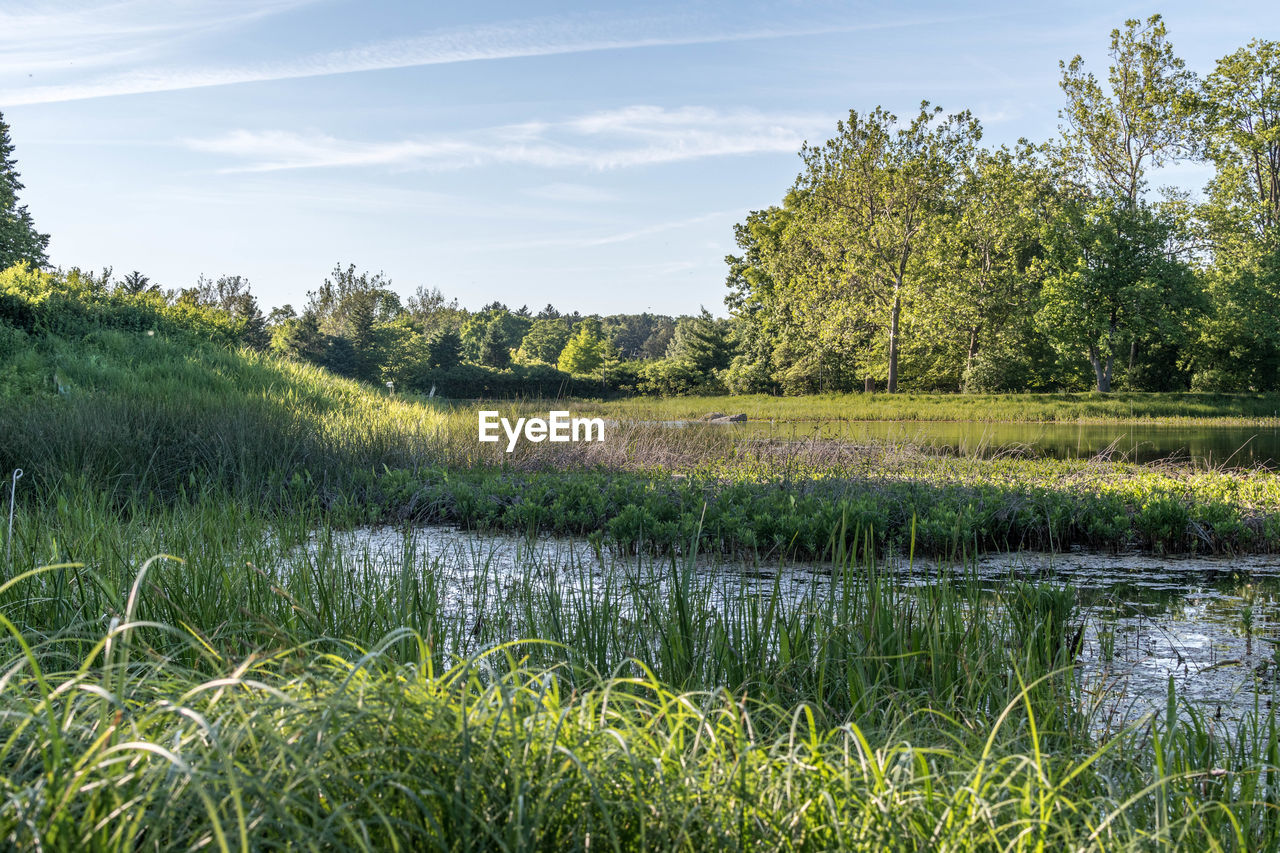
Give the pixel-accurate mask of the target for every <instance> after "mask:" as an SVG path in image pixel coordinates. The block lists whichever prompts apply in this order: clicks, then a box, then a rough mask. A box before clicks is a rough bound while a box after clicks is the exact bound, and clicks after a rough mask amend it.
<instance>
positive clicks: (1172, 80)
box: [1060, 15, 1195, 205]
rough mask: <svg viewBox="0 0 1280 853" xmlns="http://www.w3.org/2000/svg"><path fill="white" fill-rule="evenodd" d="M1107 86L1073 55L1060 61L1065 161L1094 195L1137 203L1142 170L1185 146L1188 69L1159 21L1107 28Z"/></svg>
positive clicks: (1143, 183) (1181, 151)
mask: <svg viewBox="0 0 1280 853" xmlns="http://www.w3.org/2000/svg"><path fill="white" fill-rule="evenodd" d="M1108 55H1109V56H1110V57H1111V66H1110V68H1109V71H1108V74H1107V85H1106V87H1104V86H1103V84H1102V83H1101V82H1099V81H1098V79H1097V78H1096V77H1095V76H1094V75H1093V74H1092V73H1091V72H1088V71H1085V68H1084V59H1083V58H1081V57H1080V56H1076V57H1075V58H1073V59H1072V60H1071V61H1070V62H1063V63H1060V65H1061V68H1062V81H1061V86H1062V91H1063V92H1064V93H1065V94H1066V96H1067V103H1066V106H1065V107H1064V108H1063V110H1062V112H1061V116H1062V118H1063V119H1064V120H1065V122H1066V123H1065V124H1064V125H1063V127H1062V131H1063V142H1064V145H1063V149H1062V153H1063V155H1064V159H1065V161H1066V162H1067V163H1068V164H1069V165H1070V166H1072V167H1073V168H1074V170H1075V171H1076V172H1077V174H1078V176H1079V180H1080V181H1081V182H1082V183H1086V184H1090V185H1093V186H1094V187H1096V191H1097V192H1098V193H1099V194H1100V195H1107V196H1112V197H1116V198H1120V199H1123V200H1124V201H1125V202H1126V203H1128V204H1130V205H1135V204H1137V203H1138V201H1139V199H1140V198H1141V196H1142V191H1143V189H1144V188H1145V187H1146V176H1147V171H1148V170H1149V169H1152V168H1159V167H1161V166H1164V165H1166V164H1168V163H1170V162H1172V161H1174V160H1176V159H1177V158H1179V157H1180V156H1183V155H1186V154H1187V153H1189V151H1190V147H1191V137H1190V126H1189V124H1188V122H1187V121H1186V118H1185V114H1184V110H1183V109H1182V104H1183V103H1184V101H1185V99H1186V98H1187V96H1188V94H1189V93H1190V92H1191V91H1192V87H1193V86H1194V83H1195V78H1194V75H1192V74H1191V73H1190V72H1189V71H1187V70H1186V65H1185V63H1184V62H1183V61H1182V60H1181V59H1179V58H1178V56H1177V55H1176V54H1175V53H1174V51H1173V45H1172V44H1171V43H1170V42H1169V39H1168V33H1167V31H1166V29H1165V25H1164V21H1163V20H1161V18H1160V16H1159V15H1152V16H1151V17H1150V18H1148V19H1147V20H1146V21H1145V22H1144V21H1140V20H1136V19H1130V20H1127V21H1125V23H1124V29H1123V30H1121V29H1115V30H1112V31H1111V46H1110V49H1109V51H1108Z"/></svg>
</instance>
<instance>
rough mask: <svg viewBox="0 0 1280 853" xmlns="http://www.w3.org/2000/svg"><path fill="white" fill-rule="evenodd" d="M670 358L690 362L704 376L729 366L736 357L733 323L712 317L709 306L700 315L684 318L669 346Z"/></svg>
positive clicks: (668, 353)
mask: <svg viewBox="0 0 1280 853" xmlns="http://www.w3.org/2000/svg"><path fill="white" fill-rule="evenodd" d="M667 358H668V359H670V360H671V361H679V362H684V363H686V364H688V365H689V366H690V367H692V368H693V371H694V372H695V373H697V374H698V375H699V376H702V377H704V378H710V377H711V376H712V375H713V374H714V373H715V372H716V371H721V370H726V369H727V368H728V367H729V362H730V361H731V360H732V359H733V346H732V344H731V343H730V341H729V324H728V323H727V322H725V321H724V320H717V319H716V318H715V317H712V316H711V312H710V311H708V310H707V309H706V308H703V309H702V311H701V312H700V313H699V314H698V316H696V317H682V318H680V321H679V322H678V323H676V331H675V335H674V336H672V338H671V344H670V345H669V346H668V347H667Z"/></svg>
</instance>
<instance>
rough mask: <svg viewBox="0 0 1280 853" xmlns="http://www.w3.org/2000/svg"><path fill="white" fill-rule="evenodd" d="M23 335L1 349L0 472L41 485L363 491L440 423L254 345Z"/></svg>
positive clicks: (242, 492)
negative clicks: (71, 482)
mask: <svg viewBox="0 0 1280 853" xmlns="http://www.w3.org/2000/svg"><path fill="white" fill-rule="evenodd" d="M26 343H27V345H26V346H24V347H22V348H20V349H17V350H15V351H12V352H10V353H8V354H7V356H6V355H5V354H4V353H3V352H0V377H3V379H2V380H0V406H4V407H5V409H6V413H7V416H6V417H5V418H3V419H0V470H4V471H9V470H11V469H12V468H18V467H20V468H23V469H24V470H25V471H26V472H27V474H28V475H30V476H31V477H32V478H33V479H32V480H29V481H28V484H31V483H33V482H39V483H42V484H43V486H44V487H45V488H48V487H49V486H50V485H51V484H53V483H55V482H57V481H58V480H60V479H61V478H64V477H68V476H69V477H73V478H82V479H84V480H85V481H86V482H87V483H89V484H90V485H92V486H94V487H98V488H106V489H108V490H109V491H111V492H113V493H115V494H117V495H119V496H120V497H121V498H122V499H129V498H133V497H137V496H143V495H145V496H150V497H153V498H156V497H158V498H160V499H168V498H171V497H173V496H174V495H176V494H178V492H179V491H185V492H187V493H194V492H197V491H215V492H219V493H226V494H230V495H234V496H237V497H241V498H245V499H254V500H261V501H265V502H268V503H269V502H272V501H276V500H281V499H283V498H284V497H287V496H289V495H290V494H292V492H295V491H303V490H306V491H309V492H310V494H311V495H312V496H314V497H315V498H316V499H317V500H320V501H322V502H327V501H330V500H332V499H334V498H335V497H338V496H346V497H347V498H358V497H359V496H360V493H361V490H363V489H365V488H367V487H368V484H369V482H370V477H371V475H372V473H373V472H374V471H378V470H383V466H391V467H397V468H407V469H412V468H414V467H415V466H416V465H418V464H419V461H420V460H422V459H426V458H431V455H432V454H431V444H432V441H433V438H434V436H435V435H436V430H437V428H438V427H439V425H440V423H441V416H440V415H439V414H438V413H436V412H434V411H433V410H432V409H430V408H428V407H426V406H422V405H419V404H415V403H410V402H405V401H400V400H389V399H387V397H386V396H385V394H382V395H380V394H378V393H376V392H374V391H371V390H369V389H368V388H366V387H364V386H361V385H360V384H359V383H355V382H351V381H348V380H344V379H340V378H337V377H335V376H333V375H331V374H329V373H327V372H326V371H324V370H321V369H318V368H314V367H309V366H304V365H300V364H296V363H293V362H289V361H286V360H282V359H278V358H274V357H270V356H265V355H260V354H256V353H253V352H249V351H232V350H227V349H223V348H220V347H216V346H213V345H209V344H204V345H192V344H190V343H187V342H185V341H180V340H168V339H165V338H162V337H153V336H148V335H144V334H139V333H128V332H117V331H98V332H94V333H91V334H90V335H88V336H87V337H85V338H84V339H82V340H76V341H70V340H66V339H63V338H59V337H56V336H45V337H41V338H37V339H30V340H28V341H27V342H26ZM353 490H354V492H353Z"/></svg>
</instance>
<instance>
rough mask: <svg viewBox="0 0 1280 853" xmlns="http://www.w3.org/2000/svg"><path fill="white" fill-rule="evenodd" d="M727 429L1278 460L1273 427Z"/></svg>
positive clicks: (947, 447) (867, 424) (927, 424)
mask: <svg viewBox="0 0 1280 853" xmlns="http://www.w3.org/2000/svg"><path fill="white" fill-rule="evenodd" d="M716 428H717V429H733V430H735V431H738V432H740V433H742V434H744V435H746V436H748V437H752V438H756V437H758V438H775V439H785V440H796V441H798V440H804V439H826V440H831V439H834V440H839V441H851V442H868V441H889V442H897V443H904V444H915V445H921V446H925V447H933V448H937V449H939V450H942V451H945V452H951V453H964V454H978V455H981V456H994V455H997V454H1000V453H1009V452H1023V453H1027V454H1030V455H1036V456H1049V457H1057V458H1062V459H1075V458H1090V457H1093V456H1096V455H1098V454H1100V453H1106V452H1110V453H1112V454H1114V455H1115V457H1116V458H1124V459H1127V460H1129V461H1131V462H1141V463H1146V462H1158V461H1163V460H1166V459H1181V460H1183V461H1188V460H1189V461H1192V462H1194V463H1196V464H1198V465H1203V466H1229V467H1240V468H1252V467H1258V466H1262V467H1267V468H1277V467H1280V429H1277V428H1275V427H1248V426H1188V425H1185V424H1180V425H1173V424H1170V425H1160V424H1052V423H1048V424H1031V423H976V422H956V421H813V422H807V423H805V422H794V421H792V422H783V421H777V422H771V421H748V422H747V423H745V424H736V425H729V426H723V427H716Z"/></svg>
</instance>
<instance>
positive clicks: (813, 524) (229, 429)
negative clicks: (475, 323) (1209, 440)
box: [0, 331, 1280, 557]
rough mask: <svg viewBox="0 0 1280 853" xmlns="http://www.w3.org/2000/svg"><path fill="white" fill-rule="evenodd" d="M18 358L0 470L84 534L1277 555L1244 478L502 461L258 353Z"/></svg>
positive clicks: (997, 468) (847, 450) (1050, 462)
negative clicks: (221, 517)
mask: <svg viewBox="0 0 1280 853" xmlns="http://www.w3.org/2000/svg"><path fill="white" fill-rule="evenodd" d="M38 343H39V346H37V347H35V348H33V349H29V350H26V351H23V352H21V353H19V354H18V355H16V356H13V357H11V359H10V364H9V365H8V366H9V367H10V368H12V369H11V370H9V372H8V373H6V374H5V375H7V376H8V377H10V381H11V382H12V383H14V384H13V387H15V388H19V390H20V393H16V396H12V397H10V398H9V399H8V400H7V401H6V404H7V406H8V411H7V413H6V415H7V416H6V417H5V418H4V419H2V420H0V471H6V472H7V471H11V470H13V469H14V468H22V469H23V470H24V471H25V472H26V477H24V479H23V481H22V483H21V484H20V491H21V492H23V493H26V494H45V495H47V494H54V493H57V492H58V491H59V490H61V489H64V488H65V489H70V490H71V491H72V492H75V493H81V492H85V493H89V494H95V495H96V494H101V495H104V496H106V499H107V506H106V507H105V508H104V510H103V518H104V519H110V518H113V517H114V516H115V515H117V514H118V513H120V512H135V511H139V509H138V508H139V507H140V508H141V510H140V511H142V512H144V513H145V512H149V509H148V507H150V506H151V505H153V504H157V503H165V502H169V501H185V500H190V499H191V498H193V497H194V496H196V495H198V494H205V495H211V496H221V497H222V499H224V500H227V501H234V502H237V503H241V504H251V505H253V506H256V507H260V508H262V509H264V510H267V511H270V512H273V513H279V514H281V515H287V516H295V517H300V518H318V517H321V516H323V517H324V518H325V519H327V520H328V521H329V522H330V523H334V524H356V523H375V522H394V523H399V522H403V521H406V520H415V521H436V522H446V523H452V524H459V525H465V526H469V527H475V528H484V529H491V530H513V531H519V532H552V533H561V534H574V535H579V536H587V535H592V536H594V537H596V538H597V540H598V541H599V542H600V543H601V544H608V545H610V546H613V547H617V548H619V549H622V550H624V551H632V550H656V551H676V552H678V551H680V550H681V549H683V548H684V547H685V546H686V545H687V543H688V542H690V541H691V537H692V536H693V535H694V532H695V530H698V531H700V533H699V536H700V541H699V543H698V547H699V548H701V549H703V550H715V551H721V552H725V553H730V554H738V555H747V556H757V555H758V556H769V555H774V554H791V555H797V556H808V557H816V556H821V555H822V553H823V552H824V551H825V550H826V549H827V548H828V547H829V546H830V544H831V541H832V531H833V530H835V529H836V528H837V527H838V526H839V525H841V524H842V523H843V524H844V525H845V526H846V528H847V529H848V530H859V531H861V530H867V529H871V530H873V531H874V533H873V536H874V538H875V540H876V544H877V546H879V547H881V548H884V547H893V546H895V545H896V546H901V545H902V544H903V543H905V542H906V540H907V539H908V537H910V536H911V535H912V534H913V532H914V540H915V543H916V546H917V547H918V548H919V549H920V550H921V552H922V553H930V554H950V553H956V552H959V551H962V550H968V551H974V550H984V549H993V548H994V549H1002V550H1008V549H1017V548H1050V549H1052V548H1066V547H1071V546H1074V545H1084V546H1089V547H1100V548H1112V549H1124V548H1132V547H1141V548H1145V549H1148V550H1154V551H1164V552H1249V551H1270V550H1274V549H1276V547H1277V546H1278V545H1280V478H1278V476H1277V474H1275V473H1273V472H1268V471H1262V470H1257V471H1247V470H1246V471H1241V470H1226V469H1222V470H1203V469H1193V468H1190V467H1178V466H1171V465H1165V466H1148V465H1131V464H1127V463H1125V462H1124V461H1122V460H1109V459H1097V460H1055V459H1036V458H1023V457H1018V456H1015V455H1002V456H998V457H997V458H979V457H976V456H973V457H963V456H962V457H954V456H945V455H938V454H934V453H929V452H924V451H921V450H920V449H918V448H915V447H913V446H911V445H910V444H884V443H876V444H865V445H856V444H849V443H845V442H834V441H807V442H784V441H776V440H759V439H754V438H750V437H745V436H744V437H738V436H737V434H736V433H733V432H732V431H728V430H723V429H721V428H718V427H691V428H688V429H681V430H673V429H668V428H664V427H662V426H660V425H655V424H646V423H636V422H620V423H619V424H617V425H615V426H613V427H611V428H610V433H609V439H608V440H607V441H605V442H603V443H589V444H556V445H552V444H546V443H544V444H529V443H523V444H521V445H520V446H519V447H518V448H517V451H516V452H515V453H512V454H507V453H504V452H503V446H500V445H497V444H487V445H481V444H479V443H478V442H477V441H476V435H475V431H476V422H475V415H474V412H473V411H472V410H471V409H469V408H465V407H458V408H446V407H441V406H438V405H437V404H434V403H432V404H427V403H424V402H421V401H415V400H412V399H405V398H391V397H388V396H387V395H386V394H385V392H378V391H374V390H371V389H368V388H366V387H363V386H361V385H359V384H358V383H354V382H348V381H345V380H340V379H336V378H334V377H332V376H330V375H328V374H326V373H325V372H323V371H320V370H317V369H315V368H310V367H304V366H300V365H297V364H294V363H291V362H287V361H282V360H279V359H275V358H271V357H268V356H263V355H259V354H254V353H248V352H235V351H228V350H225V349H221V348H215V347H210V346H192V345H190V344H189V343H180V342H174V341H169V340H167V339H164V338H162V337H157V338H151V337H147V336H145V335H137V334H132V335H131V334H126V333H121V332H110V331H106V332H96V333H93V334H90V335H89V336H88V337H86V338H85V339H83V340H79V341H75V342H70V341H66V340H63V339H60V338H56V337H46V338H43V339H40V340H39V341H38ZM54 376H56V377H57V387H56V388H55V384H54V382H53V379H52V377H54ZM41 377H44V378H43V379H42V378H41ZM534 405H535V404H533V403H527V404H524V406H522V407H517V408H518V409H519V410H525V409H527V408H528V407H531V406H534ZM544 405H545V404H544ZM500 408H502V409H503V411H504V412H512V408H511V407H500ZM913 525H914V531H913ZM846 544H847V543H846Z"/></svg>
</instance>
